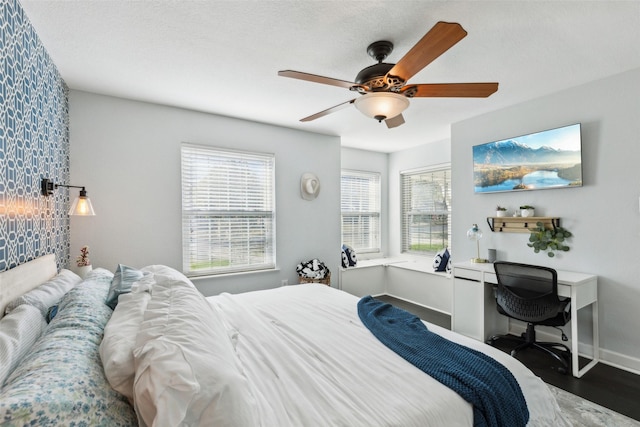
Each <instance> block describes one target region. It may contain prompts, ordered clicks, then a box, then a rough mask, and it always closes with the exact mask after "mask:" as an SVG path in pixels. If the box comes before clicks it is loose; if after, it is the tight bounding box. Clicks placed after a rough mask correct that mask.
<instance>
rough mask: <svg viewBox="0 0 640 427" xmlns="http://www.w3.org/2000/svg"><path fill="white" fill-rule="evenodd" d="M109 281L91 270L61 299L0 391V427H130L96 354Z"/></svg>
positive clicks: (124, 405) (131, 416) (131, 419)
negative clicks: (85, 277) (54, 312)
mask: <svg viewBox="0 0 640 427" xmlns="http://www.w3.org/2000/svg"><path fill="white" fill-rule="evenodd" d="M112 277H113V274H112V273H110V272H109V271H107V270H102V269H97V270H94V271H93V272H92V273H90V276H89V277H88V278H87V279H86V280H85V281H84V282H82V283H81V284H78V285H77V286H75V287H73V288H72V289H71V290H70V291H69V292H67V293H66V294H65V295H64V297H63V298H62V300H61V301H60V303H59V305H58V314H57V315H56V317H55V318H54V319H53V320H52V321H51V323H49V325H48V326H46V327H45V329H44V331H43V333H42V335H41V336H40V337H39V339H38V340H37V341H36V342H35V344H34V345H33V347H32V348H31V350H30V351H29V354H28V355H27V356H26V357H25V358H24V359H23V360H22V361H21V362H20V363H19V365H18V367H17V368H16V369H15V370H14V371H13V372H12V373H11V375H9V377H8V378H7V379H6V381H5V383H4V386H3V387H2V389H1V390H0V424H1V425H2V426H6V427H12V426H23V425H36V426H71V425H77V426H81V425H85V426H93V425H96V426H97V425H103V426H114V427H119V426H132V425H135V424H136V417H135V413H134V411H133V409H132V408H131V406H130V405H129V403H128V402H127V401H126V399H125V398H124V397H123V396H122V395H120V394H119V393H117V392H116V391H115V390H113V389H112V388H111V387H110V386H109V383H108V382H107V380H106V378H105V375H104V372H103V370H102V364H101V363H100V356H99V354H98V347H99V346H100V342H101V340H102V334H103V329H104V326H105V324H106V323H107V321H108V320H109V318H110V317H111V312H112V311H111V309H110V308H109V307H107V306H106V305H105V304H104V300H105V298H106V296H107V291H108V290H109V285H110V282H111V278H112ZM3 320H4V319H3Z"/></svg>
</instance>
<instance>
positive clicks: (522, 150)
mask: <svg viewBox="0 0 640 427" xmlns="http://www.w3.org/2000/svg"><path fill="white" fill-rule="evenodd" d="M581 146H582V143H581V136H580V124H579V123H578V124H574V125H570V126H564V127H560V128H557V129H549V130H545V131H542V132H537V133H532V134H529V135H522V136H518V137H514V138H509V139H504V140H502V141H495V142H489V143H486V144H481V145H476V146H474V147H473V185H474V188H475V192H476V193H493V192H498V191H521V190H541V189H550V188H565V187H580V186H582V151H581Z"/></svg>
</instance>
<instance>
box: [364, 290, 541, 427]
mask: <svg viewBox="0 0 640 427" xmlns="http://www.w3.org/2000/svg"><path fill="white" fill-rule="evenodd" d="M358 315H359V316H360V319H361V320H362V323H364V324H365V326H366V327H367V328H369V330H370V331H371V332H372V333H373V335H375V336H376V338H378V339H379V340H380V341H381V342H382V343H383V344H384V345H386V346H387V347H389V348H390V349H391V350H393V351H395V352H396V353H398V355H400V356H402V357H403V358H404V359H405V360H407V361H408V362H410V363H412V364H413V365H414V366H416V367H417V368H419V369H421V370H422V371H424V372H426V373H427V374H429V375H430V376H432V377H433V378H434V379H436V380H438V381H439V382H440V383H442V384H444V385H446V386H447V387H449V388H451V389H452V390H454V391H455V392H456V393H458V394H459V395H460V396H461V397H462V398H464V399H465V400H466V401H467V402H469V403H471V404H472V405H473V419H474V422H473V425H474V426H478V427H479V426H491V427H520V426H522V427H524V426H525V425H526V424H527V422H528V421H529V410H528V409H527V403H526V402H525V400H524V396H523V395H522V390H521V389H520V386H519V384H518V382H517V381H516V379H515V378H514V377H513V375H512V374H511V372H509V370H508V369H507V368H505V367H504V366H503V365H501V364H500V363H498V362H497V361H496V360H494V359H492V358H491V357H489V356H487V355H485V354H483V353H480V352H479V351H475V350H472V349H470V348H468V347H465V346H463V345H460V344H457V343H454V342H452V341H449V340H447V339H446V338H443V337H441V336H440V335H438V334H435V333H433V332H431V331H429V330H428V329H427V327H426V326H425V324H424V323H422V321H421V320H420V319H419V318H417V317H416V316H414V315H412V314H411V313H408V312H406V311H404V310H401V309H399V308H396V307H394V306H392V305H391V304H386V303H383V302H380V301H377V300H375V299H373V298H372V297H371V296H366V297H364V298H362V299H361V300H360V301H359V302H358Z"/></svg>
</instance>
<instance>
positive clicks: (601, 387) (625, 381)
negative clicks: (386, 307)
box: [376, 295, 640, 421]
mask: <svg viewBox="0 0 640 427" xmlns="http://www.w3.org/2000/svg"><path fill="white" fill-rule="evenodd" d="M376 298H377V299H379V300H381V301H384V302H388V303H390V304H393V305H395V306H396V307H399V308H402V309H403V310H407V311H409V312H411V313H413V314H415V315H416V316H418V317H420V318H421V319H422V320H425V321H427V322H430V323H433V324H436V325H438V326H442V327H444V328H447V329H451V317H450V316H448V315H446V314H442V313H439V312H436V311H433V310H429V309H428V308H425V307H422V306H418V305H415V304H411V303H408V302H406V301H403V300H399V299H397V298H393V297H390V296H387V295H383V296H378V297H376ZM514 346H515V344H514V343H513V342H510V341H509V340H499V341H497V342H496V347H497V348H500V349H501V350H503V351H505V352H507V353H509V352H510V351H511V348H513V347H514ZM516 358H517V359H518V360H520V361H521V362H522V363H523V364H524V365H525V366H527V367H528V368H529V369H531V370H532V371H533V372H534V373H535V374H536V375H537V376H539V377H540V378H542V380H543V381H544V382H546V383H547V384H551V385H554V386H556V387H558V388H561V389H563V390H566V391H568V392H570V393H573V394H575V395H577V396H580V397H582V398H584V399H587V400H590V401H592V402H595V403H597V404H598V405H601V406H604V407H605V408H609V409H611V410H613V411H616V412H618V413H620V414H623V415H626V416H627V417H630V418H633V419H635V420H638V421H640V405H638V402H640V376H638V375H636V374H633V373H631V372H628V371H625V370H622V369H617V368H614V367H612V366H609V365H606V364H604V363H598V364H597V365H596V366H594V367H593V368H592V369H591V370H590V371H589V372H587V373H586V374H584V375H583V376H582V378H575V377H573V376H572V375H571V374H567V375H563V374H561V373H559V372H557V370H555V369H554V367H555V365H554V363H555V362H554V360H553V359H552V358H551V357H549V356H548V355H545V354H544V353H542V352H540V351H537V350H535V349H527V350H525V351H522V352H520V353H518V354H517V355H516Z"/></svg>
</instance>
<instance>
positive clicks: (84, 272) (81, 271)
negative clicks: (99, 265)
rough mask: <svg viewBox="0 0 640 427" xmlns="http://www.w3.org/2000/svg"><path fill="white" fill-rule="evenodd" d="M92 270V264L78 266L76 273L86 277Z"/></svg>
mask: <svg viewBox="0 0 640 427" xmlns="http://www.w3.org/2000/svg"><path fill="white" fill-rule="evenodd" d="M91 270H92V267H91V266H90V265H83V266H82V267H78V270H77V271H76V274H78V276H80V277H82V278H83V279H84V278H85V277H86V276H87V274H89V272H90V271H91Z"/></svg>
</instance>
